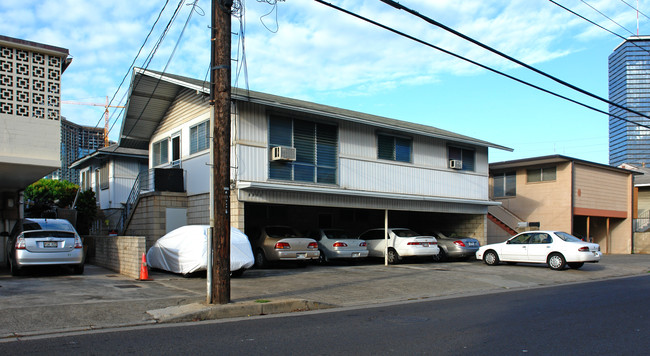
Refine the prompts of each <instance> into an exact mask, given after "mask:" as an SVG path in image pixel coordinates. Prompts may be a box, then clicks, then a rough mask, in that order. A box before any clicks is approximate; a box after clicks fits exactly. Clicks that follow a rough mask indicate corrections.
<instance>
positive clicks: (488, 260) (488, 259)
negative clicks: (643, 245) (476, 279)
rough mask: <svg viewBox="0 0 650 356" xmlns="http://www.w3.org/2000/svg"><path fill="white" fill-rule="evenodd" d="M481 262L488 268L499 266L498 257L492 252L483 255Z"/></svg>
mask: <svg viewBox="0 0 650 356" xmlns="http://www.w3.org/2000/svg"><path fill="white" fill-rule="evenodd" d="M483 262H485V264H486V265H488V266H496V265H498V264H499V255H497V253H496V252H494V251H493V250H489V251H487V252H485V254H484V255H483Z"/></svg>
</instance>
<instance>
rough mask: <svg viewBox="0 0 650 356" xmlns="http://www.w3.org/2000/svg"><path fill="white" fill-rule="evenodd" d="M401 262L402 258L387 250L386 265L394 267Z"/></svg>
mask: <svg viewBox="0 0 650 356" xmlns="http://www.w3.org/2000/svg"><path fill="white" fill-rule="evenodd" d="M401 260H402V257H401V256H400V255H399V253H397V251H395V250H394V249H392V248H391V249H388V264H391V265H394V264H397V263H399V261H401Z"/></svg>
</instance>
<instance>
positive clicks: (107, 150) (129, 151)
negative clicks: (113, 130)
mask: <svg viewBox="0 0 650 356" xmlns="http://www.w3.org/2000/svg"><path fill="white" fill-rule="evenodd" d="M105 156H120V157H132V158H140V159H143V160H144V159H147V160H148V159H149V150H141V149H137V148H127V147H120V146H118V145H110V146H108V147H102V148H100V149H98V150H96V151H95V152H93V153H91V154H89V155H86V156H83V157H81V158H79V159H78V160H76V161H74V162H72V164H70V168H78V167H79V166H82V165H83V164H84V163H86V162H89V161H91V160H94V159H100V158H101V157H105Z"/></svg>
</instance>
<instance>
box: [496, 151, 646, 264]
mask: <svg viewBox="0 0 650 356" xmlns="http://www.w3.org/2000/svg"><path fill="white" fill-rule="evenodd" d="M634 174H635V173H634V172H632V171H629V170H626V169H621V168H616V167H611V166H608V165H603V164H598V163H593V162H588V161H583V160H579V159H574V158H571V157H566V156H561V155H553V156H544V157H536V158H529V159H522V160H515V161H506V162H498V163H492V164H490V198H491V199H493V200H494V201H497V202H501V204H502V205H501V207H491V208H490V209H489V214H488V219H489V221H490V223H489V224H488V241H489V242H496V241H503V240H504V239H505V238H506V237H507V236H510V235H512V233H514V232H519V231H522V230H531V229H544V230H561V231H566V232H569V233H572V234H574V235H576V236H579V237H582V238H584V239H589V240H591V241H593V242H596V243H598V244H600V246H601V249H602V251H603V252H604V253H631V252H632V245H633V239H632V236H633V235H632V224H633V201H632V199H633V189H634V184H633V175H634Z"/></svg>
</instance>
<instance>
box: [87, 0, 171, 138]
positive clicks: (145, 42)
mask: <svg viewBox="0 0 650 356" xmlns="http://www.w3.org/2000/svg"><path fill="white" fill-rule="evenodd" d="M167 4H169V0H166V1H165V5H163V7H162V9H160V12H159V13H158V17H156V21H154V23H153V25H152V26H151V29H150V30H149V33H148V34H147V37H145V39H144V42H142V45H141V46H140V49H139V50H138V53H137V54H136V55H135V58H133V62H131V65H130V66H129V69H127V71H126V73H125V74H124V77H123V78H122V81H121V82H120V84H119V85H118V87H117V90H116V91H115V94H113V97H112V98H111V101H110V102H109V105H110V104H112V103H113V100H114V99H115V97H116V96H117V93H118V92H119V91H120V88H121V87H122V85H123V84H124V81H125V80H126V78H127V77H128V76H129V74H131V69H132V68H133V65H134V64H135V61H137V60H138V57H140V53H141V52H142V49H144V46H145V45H146V44H147V41H148V40H149V36H151V33H153V30H154V28H155V27H156V24H157V23H158V20H160V17H161V16H162V14H163V12H164V11H165V8H167ZM101 121H102V120H101V119H99V121H98V122H97V125H95V127H98V126H99V123H100V122H101ZM109 131H110V130H109Z"/></svg>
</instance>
